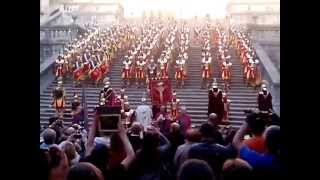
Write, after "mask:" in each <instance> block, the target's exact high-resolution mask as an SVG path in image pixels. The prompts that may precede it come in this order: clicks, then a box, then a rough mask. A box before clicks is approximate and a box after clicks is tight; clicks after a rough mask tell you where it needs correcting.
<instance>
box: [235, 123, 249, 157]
mask: <svg viewBox="0 0 320 180" xmlns="http://www.w3.org/2000/svg"><path fill="white" fill-rule="evenodd" d="M247 128H248V124H247V122H244V123H243V124H242V126H241V127H240V129H239V130H238V131H237V132H236V134H235V136H234V137H233V141H232V144H233V146H234V147H235V148H236V149H237V150H238V151H239V150H240V149H241V147H242V145H243V144H242V138H243V136H244V134H245V132H246V130H247Z"/></svg>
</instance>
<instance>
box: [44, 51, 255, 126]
mask: <svg viewBox="0 0 320 180" xmlns="http://www.w3.org/2000/svg"><path fill="white" fill-rule="evenodd" d="M230 51H231V56H232V59H231V62H232V64H233V66H232V80H231V89H230V91H229V93H228V96H229V98H230V100H231V107H230V108H231V112H230V118H229V119H230V124H231V125H232V126H233V127H235V128H238V127H239V126H240V125H241V124H242V121H243V120H244V119H245V115H244V112H243V110H245V109H248V108H254V107H256V106H257V103H256V95H257V91H256V90H254V89H253V88H251V87H247V86H246V84H245V83H244V81H243V78H242V77H243V75H242V68H241V64H240V61H239V59H238V58H235V52H234V50H230ZM121 69H122V65H121V57H119V58H118V59H116V60H115V61H114V63H113V64H112V66H111V72H110V74H108V75H107V76H108V77H110V82H111V86H112V88H113V89H115V90H119V89H120V88H121V87H122V81H121ZM173 69H174V68H172V70H173ZM170 77H171V78H170V79H171V81H172V87H173V89H175V82H174V81H175V80H174V79H173V78H172V76H170ZM213 77H215V78H216V79H217V81H218V83H219V88H221V89H224V87H223V81H222V79H221V72H220V68H219V67H218V62H217V60H215V59H214V60H213ZM56 86H57V82H56V81H53V82H52V83H51V84H50V85H49V87H48V88H47V89H45V90H44V91H43V92H42V93H41V94H40V124H41V125H47V124H48V119H49V118H50V117H52V116H54V114H55V110H54V109H53V108H51V107H49V105H50V103H51V101H52V99H51V96H50V94H51V92H52V89H53V88H55V87H56ZM85 86H86V87H85V92H86V93H85V94H86V101H87V107H88V117H89V123H88V124H90V121H91V120H92V118H93V109H94V107H95V106H96V104H97V101H98V95H99V91H100V89H101V88H102V87H103V85H102V84H100V85H99V86H98V87H96V86H94V85H92V83H90V82H86V83H85ZM200 87H201V48H200V46H194V45H191V47H190V49H189V60H188V61H187V80H186V81H185V86H184V88H181V89H176V91H177V96H178V98H179V99H180V100H181V105H185V106H186V107H187V112H188V113H189V114H190V115H191V117H192V122H193V125H194V126H196V127H198V126H200V125H201V124H202V123H203V122H205V121H206V120H207V108H208V89H200ZM64 88H65V90H66V94H67V105H66V110H65V113H64V121H65V125H69V124H71V114H70V112H71V102H72V100H73V94H74V93H75V92H77V93H78V94H79V96H80V98H81V92H82V88H75V87H74V86H73V82H72V80H71V79H66V80H65V81H64ZM143 92H146V88H145V87H144V88H137V87H136V85H135V84H132V85H131V87H127V88H126V91H125V94H126V95H128V99H129V102H130V106H131V107H132V108H135V107H136V106H137V105H139V104H140V101H141V97H142V93H143ZM147 103H148V104H149V105H150V104H151V102H150V98H148V99H147Z"/></svg>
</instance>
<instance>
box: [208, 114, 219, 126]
mask: <svg viewBox="0 0 320 180" xmlns="http://www.w3.org/2000/svg"><path fill="white" fill-rule="evenodd" d="M217 121H218V116H217V115H216V114H215V113H211V114H209V119H208V123H209V124H211V125H213V126H215V125H217V123H218V122H217Z"/></svg>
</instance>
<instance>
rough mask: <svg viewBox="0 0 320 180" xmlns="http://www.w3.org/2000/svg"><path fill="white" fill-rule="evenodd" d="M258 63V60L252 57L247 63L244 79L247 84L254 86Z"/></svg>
mask: <svg viewBox="0 0 320 180" xmlns="http://www.w3.org/2000/svg"><path fill="white" fill-rule="evenodd" d="M258 63H259V61H258V60H256V61H253V60H252V59H250V60H249V65H248V68H247V73H246V80H247V83H248V85H251V86H255V82H256V75H257V64H258Z"/></svg>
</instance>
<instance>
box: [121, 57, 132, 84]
mask: <svg viewBox="0 0 320 180" xmlns="http://www.w3.org/2000/svg"><path fill="white" fill-rule="evenodd" d="M131 63H132V62H131V60H125V61H123V62H122V64H123V65H124V67H123V69H122V75H121V77H122V79H130V78H131V76H130V73H131Z"/></svg>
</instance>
